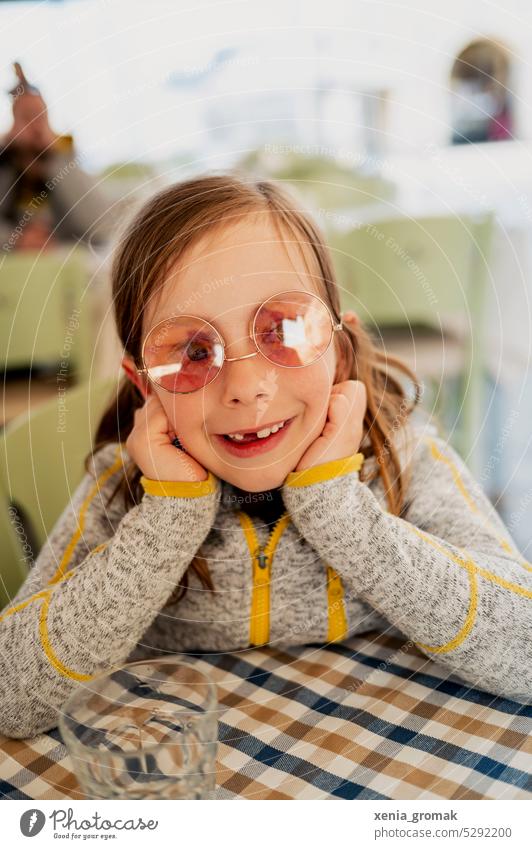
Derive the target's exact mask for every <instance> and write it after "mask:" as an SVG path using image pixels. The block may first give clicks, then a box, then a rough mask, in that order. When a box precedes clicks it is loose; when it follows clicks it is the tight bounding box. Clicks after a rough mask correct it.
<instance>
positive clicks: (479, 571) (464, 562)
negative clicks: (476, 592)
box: [405, 522, 532, 598]
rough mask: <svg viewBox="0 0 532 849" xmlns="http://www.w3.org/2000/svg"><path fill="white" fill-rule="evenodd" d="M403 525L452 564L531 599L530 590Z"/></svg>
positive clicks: (416, 529)
mask: <svg viewBox="0 0 532 849" xmlns="http://www.w3.org/2000/svg"><path fill="white" fill-rule="evenodd" d="M405 525H406V526H407V527H408V528H410V530H411V531H413V532H414V533H416V534H417V535H418V536H419V537H421V539H423V540H425V542H428V543H429V545H431V546H432V547H433V548H436V549H437V550H438V551H441V553H442V554H444V555H445V556H446V557H448V558H450V560H452V561H453V563H456V564H457V565H458V566H461V567H462V568H466V569H467V568H469V567H470V566H471V567H473V568H474V570H475V574H477V575H480V576H481V577H482V578H486V580H488V581H491V583H493V584H499V586H501V587H504V589H506V590H509V591H510V592H513V593H515V594H516V595H521V596H523V597H524V598H532V590H527V589H525V588H524V587H520V586H519V584H512V583H511V582H510V581H507V580H506V579H505V578H500V577H499V576H498V575H494V574H493V573H492V572H488V570H487V569H484V568H483V567H482V566H479V565H478V564H477V563H475V561H474V560H470V559H468V560H464V559H463V558H461V557H456V555H454V554H453V553H452V551H449V550H448V549H446V548H443V546H441V545H438V543H437V542H435V541H434V540H433V539H431V538H430V537H428V536H427V535H426V534H424V533H423V531H420V530H419V528H416V526H415V525H412V524H411V523H410V522H405Z"/></svg>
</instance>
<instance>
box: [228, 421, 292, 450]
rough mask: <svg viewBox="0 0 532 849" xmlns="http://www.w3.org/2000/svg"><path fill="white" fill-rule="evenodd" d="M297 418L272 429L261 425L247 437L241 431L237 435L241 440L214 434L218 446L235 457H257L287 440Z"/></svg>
mask: <svg viewBox="0 0 532 849" xmlns="http://www.w3.org/2000/svg"><path fill="white" fill-rule="evenodd" d="M295 418H296V417H295V416H294V417H292V418H290V419H286V420H284V421H282V425H281V422H279V423H278V424H276V425H274V426H273V427H272V428H269V427H265V426H264V425H261V426H260V427H259V429H258V431H252V432H248V433H247V435H246V431H240V432H238V434H237V435H238V436H239V437H241V438H240V439H237V438H236V437H234V438H231V437H229V436H227V435H220V434H214V437H215V439H216V442H217V444H218V445H219V446H221V447H222V448H223V450H225V451H227V452H228V453H229V454H232V455H233V456H234V457H255V456H256V455H257V454H264V453H265V452H266V451H271V450H272V449H274V448H277V446H278V445H279V444H280V442H281V441H282V440H283V439H284V438H285V436H286V433H287V431H288V430H289V428H290V427H291V425H292V422H293V421H294V419H295ZM280 425H281V426H280ZM268 431H269V435H268V433H267V432H268ZM260 434H263V435H262V436H261V435H260Z"/></svg>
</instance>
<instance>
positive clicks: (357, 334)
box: [87, 173, 420, 606]
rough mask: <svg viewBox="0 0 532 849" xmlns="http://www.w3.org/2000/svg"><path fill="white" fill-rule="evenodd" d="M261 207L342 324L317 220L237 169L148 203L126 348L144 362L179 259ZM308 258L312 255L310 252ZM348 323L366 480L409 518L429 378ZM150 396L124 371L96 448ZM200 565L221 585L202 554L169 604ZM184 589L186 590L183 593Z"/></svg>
mask: <svg viewBox="0 0 532 849" xmlns="http://www.w3.org/2000/svg"><path fill="white" fill-rule="evenodd" d="M261 212H262V213H267V214H269V215H270V216H271V218H272V220H273V222H274V223H275V225H276V226H277V227H278V229H279V235H280V239H281V241H283V240H286V233H289V234H290V236H291V237H292V238H293V239H294V242H295V243H296V244H298V245H300V246H305V247H306V248H307V251H308V252H309V253H310V255H311V256H312V257H313V259H314V261H315V262H316V263H317V266H318V281H317V282H318V286H319V289H320V290H321V297H322V298H323V300H324V301H325V302H326V303H327V304H328V306H329V307H330V309H331V312H332V314H333V316H334V317H335V320H336V321H340V295H339V290H338V286H337V283H336V280H335V274H334V269H333V264H332V260H331V257H330V253H329V250H328V248H327V247H326V245H325V241H324V238H323V236H322V234H321V232H320V231H319V229H318V227H317V226H316V224H315V223H314V222H313V221H312V219H311V218H310V217H309V216H308V215H307V214H305V213H304V212H303V211H301V210H300V209H298V208H296V204H295V202H294V200H293V198H291V197H290V195H288V194H287V193H286V192H285V191H284V190H283V189H281V188H279V186H277V185H276V184H275V183H273V182H271V181H268V180H260V181H252V180H248V179H246V178H245V177H244V176H240V175H238V174H236V173H225V174H221V175H207V176H200V177H194V178H192V179H189V180H186V181H183V182H180V183H176V184H174V185H172V186H170V187H169V188H166V189H164V190H163V191H161V192H159V193H158V194H156V195H155V196H154V197H152V198H151V199H150V200H149V201H147V202H146V203H145V204H144V205H143V206H142V208H141V209H140V210H139V211H138V212H137V213H136V214H135V216H134V217H133V219H132V221H131V222H130V223H129V225H128V226H127V229H126V230H125V232H124V234H123V235H122V237H121V238H120V240H119V243H118V246H117V248H116V250H115V253H114V258H113V263H112V271H111V277H112V294H113V306H114V314H115V320H116V326H117V330H118V335H119V337H120V340H121V342H122V345H123V347H124V350H125V351H127V352H128V353H129V355H130V356H131V357H132V358H133V360H134V361H135V362H136V363H137V364H138V365H140V351H141V343H142V317H143V313H144V310H145V307H146V304H147V303H148V302H149V300H150V299H151V298H152V297H154V295H155V294H156V293H157V292H158V291H160V288H161V287H162V286H163V284H164V280H165V276H166V273H167V270H168V268H169V267H170V265H173V264H174V263H175V262H176V261H177V260H179V259H181V258H182V257H183V256H184V254H185V252H186V251H187V250H188V249H189V248H191V247H192V246H193V245H194V244H195V243H196V242H197V241H198V240H199V239H200V238H201V237H202V236H204V235H205V234H207V233H209V234H210V233H212V232H214V231H215V230H216V229H217V228H220V227H226V226H228V223H231V221H234V222H235V223H238V220H239V219H240V218H241V217H242V216H244V215H247V214H250V213H261ZM283 230H284V233H283ZM303 256H304V258H305V259H306V257H305V252H303ZM344 327H345V332H343V333H339V334H335V340H336V341H335V344H337V346H338V348H337V354H339V359H338V363H339V370H338V371H337V376H336V378H335V381H336V382H338V381H339V380H348V379H353V380H361V381H362V382H363V383H364V384H365V386H366V392H367V410H366V414H365V417H364V423H363V430H364V436H366V435H367V437H368V438H369V444H368V446H367V447H366V448H364V447H362V446H361V449H360V450H361V451H362V452H363V453H364V456H365V457H366V458H369V457H372V456H374V457H375V458H376V460H377V467H376V470H375V471H374V472H373V474H370V473H369V472H368V471H365V469H364V466H363V467H362V470H361V472H360V479H361V480H362V481H369V480H372V479H373V478H375V477H376V476H377V475H379V474H380V476H381V479H382V484H383V487H384V491H385V496H386V499H387V503H388V508H389V512H390V513H392V514H394V515H401V512H402V511H403V509H404V503H405V492H406V487H407V482H406V480H405V471H404V470H403V469H402V468H401V464H400V460H399V456H398V453H397V450H396V448H395V446H394V444H393V439H392V436H393V433H394V431H396V430H398V429H399V428H401V427H402V426H403V425H404V424H405V422H406V419H407V417H408V416H409V415H410V413H411V412H412V410H413V408H414V407H415V406H416V404H417V403H418V401H419V399H420V385H419V383H418V381H417V379H416V377H415V375H414V374H413V373H412V372H411V371H410V369H409V368H408V367H407V366H406V365H405V364H404V363H403V362H402V361H401V360H400V359H398V358H396V357H393V356H390V355H389V354H386V353H384V351H381V350H379V349H378V348H376V346H375V345H374V344H373V341H372V339H371V337H370V335H369V333H368V332H367V330H366V329H365V328H364V327H363V326H361V325H359V324H355V325H352V324H349V325H348V324H346V323H345V322H344ZM394 367H395V368H396V369H397V370H398V371H399V372H402V373H403V375H405V376H407V377H408V378H409V379H410V380H411V381H412V383H413V385H414V387H415V397H414V399H413V401H412V403H411V404H410V405H409V404H408V402H407V394H406V391H405V389H404V387H403V386H402V385H401V383H400V381H399V380H398V379H397V378H396V377H394V376H393V375H392V374H391V372H390V368H394ZM143 403H144V402H143V399H142V397H141V395H140V393H139V392H138V390H137V389H136V388H135V387H134V386H133V385H132V383H131V382H130V381H129V380H128V379H126V378H124V379H123V382H122V383H121V385H120V386H119V388H118V394H117V397H116V398H115V399H114V400H113V402H112V403H111V404H110V405H109V407H108V409H107V410H106V411H105V413H104V414H103V417H102V419H101V422H100V425H99V427H98V430H97V433H96V445H95V447H94V449H93V452H95V451H97V450H99V449H100V448H102V447H103V446H104V445H107V444H108V443H111V442H125V440H126V439H127V437H128V435H129V433H130V431H131V429H132V427H133V416H134V412H135V410H136V409H137V408H138V407H141V406H142V404H143ZM93 452H91V454H92V453H93ZM88 460H89V458H87V462H88ZM140 477H141V472H140V470H139V469H138V467H137V466H136V465H134V464H132V465H131V466H130V467H129V468H128V469H125V470H124V477H123V479H122V480H121V481H120V482H119V484H118V486H117V487H116V488H115V490H114V492H113V493H112V494H111V499H112V498H114V497H115V495H116V494H117V493H118V491H122V494H123V497H124V502H125V505H126V507H127V508H128V509H129V508H130V507H132V506H133V505H134V504H136V503H138V501H140V499H141V498H142V494H143V490H142V487H141V485H140ZM191 570H192V571H194V572H195V573H196V575H197V576H198V578H199V580H200V582H201V584H202V585H203V586H204V587H205V588H207V589H209V590H211V591H214V585H213V582H212V578H211V575H210V572H209V568H208V565H207V562H206V561H205V559H204V558H202V557H199V556H196V557H195V558H194V559H193V561H192V562H191V564H190V566H189V567H188V569H187V571H186V572H185V574H184V576H183V584H179V585H178V586H177V587H176V588H175V590H174V592H173V593H172V595H171V596H170V598H169V599H168V601H167V602H166V605H165V606H168V605H169V604H172V603H175V601H178V600H179V599H180V598H182V597H183V595H184V594H185V593H186V590H187V587H188V578H189V572H190V571H191ZM180 587H181V589H182V590H183V592H182V593H181V594H179V593H178V594H177V595H176V591H177V590H178V589H179V588H180Z"/></svg>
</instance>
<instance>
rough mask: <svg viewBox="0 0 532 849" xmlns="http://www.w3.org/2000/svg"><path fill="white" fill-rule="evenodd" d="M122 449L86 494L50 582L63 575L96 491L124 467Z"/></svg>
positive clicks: (118, 450)
mask: <svg viewBox="0 0 532 849" xmlns="http://www.w3.org/2000/svg"><path fill="white" fill-rule="evenodd" d="M120 450H121V449H120V447H118V448H117V449H116V453H117V459H116V460H115V462H114V463H113V465H112V466H109V468H107V469H105V471H103V472H102V474H101V475H100V476H99V477H98V478H97V480H96V481H95V483H94V485H93V486H92V487H91V489H90V491H89V493H88V495H87V496H86V498H85V500H84V501H83V504H82V505H81V507H80V510H79V514H78V527H77V528H76V530H75V531H74V533H73V534H72V536H71V538H70V542H69V543H68V545H67V547H66V548H65V551H64V553H63V557H62V559H61V562H60V564H59V566H58V568H57V570H56V572H55V575H54V576H53V577H52V578H51V579H50V580H49V581H48V584H55V583H56V582H57V581H58V580H60V579H61V577H62V576H63V574H64V570H65V568H66V567H67V566H68V564H69V562H70V558H71V557H72V555H73V553H74V549H75V548H76V545H77V544H78V542H79V539H80V537H81V535H82V533H83V530H84V528H85V514H86V512H87V510H88V508H89V504H90V503H91V501H92V499H93V498H94V496H95V495H96V493H97V492H98V491H99V489H100V487H101V486H103V484H104V483H106V482H107V481H108V480H109V478H110V477H112V476H113V475H114V474H115V472H117V471H118V470H119V469H120V468H121V467H122V456H121V453H120Z"/></svg>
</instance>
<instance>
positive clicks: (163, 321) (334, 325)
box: [138, 289, 343, 395]
mask: <svg viewBox="0 0 532 849" xmlns="http://www.w3.org/2000/svg"><path fill="white" fill-rule="evenodd" d="M281 295H306V296H308V297H309V298H315V299H316V300H318V301H319V302H320V303H321V304H322V306H323V307H324V309H325V310H326V312H327V315H328V316H329V320H330V334H329V339H328V341H327V345H326V347H325V348H324V349H323V351H322V352H321V353H320V355H319V356H318V357H316V359H315V360H312V362H310V363H305V364H303V365H300V366H289V365H283V364H282V363H277V362H276V361H275V360H271V359H270V358H269V357H267V356H266V354H264V353H263V352H262V350H261V349H260V348H259V346H258V344H257V341H256V337H255V324H256V321H257V316H258V315H259V312H260V310H261V309H262V307H263V306H264V305H265V304H267V303H268V302H269V301H273V300H275V298H279V297H280V296H281ZM178 318H194V319H196V320H197V321H198V322H201V323H202V324H204V325H208V326H209V327H212V329H213V330H214V332H215V333H216V335H217V337H218V339H219V340H220V344H221V347H222V351H223V360H222V365H221V366H220V368H219V369H218V371H217V372H216V373H215V375H214V377H212V378H211V379H210V380H209V381H208V382H207V383H204V384H203V385H202V386H199V387H198V388H197V389H191V390H189V391H188V392H179V391H175V390H173V389H167V388H166V387H165V386H163V385H162V384H161V383H159V382H158V381H157V380H156V379H155V378H153V377H152V376H151V375H150V369H149V367H148V366H147V365H146V360H145V358H144V352H145V350H146V343H147V341H148V339H149V338H150V336H151V334H152V333H153V332H154V331H155V330H156V329H157V328H158V327H161V326H162V325H164V324H167V323H169V322H170V323H171V322H172V321H175V320H176V319H178ZM336 330H343V323H342V318H341V316H340V321H339V322H335V318H334V315H333V313H332V310H331V309H330V307H329V305H328V304H327V303H326V302H325V301H324V300H323V298H322V297H321V296H320V295H318V294H317V293H315V292H308V291H307V290H306V289H286V290H284V291H282V292H276V293H275V295H271V296H270V297H269V298H266V300H265V301H263V302H262V303H261V304H259V306H258V307H257V310H256V311H255V313H254V315H253V316H252V317H251V318H250V320H249V333H248V336H249V338H250V339H252V340H253V343H254V345H255V348H256V352H257V353H261V354H262V356H263V357H265V359H267V360H268V362H271V363H272V364H273V365H276V366H278V367H279V368H286V369H296V368H308V366H309V365H313V364H314V363H317V362H318V361H319V360H320V359H321V358H322V357H323V356H325V354H326V353H327V351H328V350H329V348H330V346H331V342H332V340H333V336H334V333H335V331H336ZM225 351H226V344H225V340H224V338H223V336H222V334H221V333H220V331H219V330H218V329H217V328H216V327H215V326H214V324H212V322H210V321H209V320H208V319H206V318H201V317H200V316H197V315H192V314H191V313H175V314H174V315H170V316H168V317H167V318H163V319H161V321H158V322H157V323H156V324H154V325H153V327H151V328H150V330H149V331H148V333H147V334H146V336H145V337H144V341H143V343H142V350H141V355H140V358H141V363H142V368H141V369H139V370H138V371H140V372H144V373H145V374H146V375H147V377H148V379H149V380H150V381H151V382H152V383H154V384H155V385H156V386H158V387H159V388H160V389H163V390H164V391H165V392H169V393H171V394H172V395H190V394H192V393H193V392H198V391H201V389H205V388H206V387H207V386H209V385H210V384H211V383H213V382H214V381H215V380H216V378H217V377H218V375H219V374H220V372H221V371H222V368H223V366H224V364H225V361H226V356H225ZM248 356H251V355H248ZM238 359H240V358H238Z"/></svg>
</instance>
